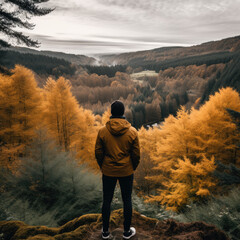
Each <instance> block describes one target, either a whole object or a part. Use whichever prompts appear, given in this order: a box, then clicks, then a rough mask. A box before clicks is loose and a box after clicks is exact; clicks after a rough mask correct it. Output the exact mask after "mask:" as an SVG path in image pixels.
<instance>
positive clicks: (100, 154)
mask: <svg viewBox="0 0 240 240" xmlns="http://www.w3.org/2000/svg"><path fill="white" fill-rule="evenodd" d="M95 157H96V160H97V163H98V165H99V167H100V168H102V163H103V159H104V144H103V140H102V139H101V138H100V132H98V135H97V140H96V144H95Z"/></svg>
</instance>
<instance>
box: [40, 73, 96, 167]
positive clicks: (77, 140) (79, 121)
mask: <svg viewBox="0 0 240 240" xmlns="http://www.w3.org/2000/svg"><path fill="white" fill-rule="evenodd" d="M44 92H45V93H44V99H45V101H44V113H43V115H44V122H45V125H46V127H47V128H48V130H49V131H50V133H51V135H52V136H54V138H55V139H56V140H57V143H58V144H59V145H60V146H61V147H62V149H63V150H64V151H74V152H76V156H77V158H78V159H79V163H87V164H88V165H89V166H90V167H91V168H95V169H96V168H97V167H96V166H95V165H97V164H95V162H94V161H93V159H94V149H93V146H94V141H95V136H96V131H97V130H96V129H97V126H96V124H95V117H94V115H93V114H92V112H91V111H90V110H85V109H83V108H82V107H81V106H80V105H79V103H78V102H77V100H76V98H75V97H74V96H73V95H72V92H71V83H70V81H69V80H66V79H65V78H63V77H60V78H59V79H58V80H56V81H55V80H53V79H52V78H49V79H48V80H47V82H46V85H45V86H44Z"/></svg>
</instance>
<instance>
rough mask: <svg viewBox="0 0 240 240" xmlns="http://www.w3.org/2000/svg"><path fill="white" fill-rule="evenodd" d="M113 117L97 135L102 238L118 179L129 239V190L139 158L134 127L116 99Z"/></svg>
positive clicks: (125, 236)
mask: <svg viewBox="0 0 240 240" xmlns="http://www.w3.org/2000/svg"><path fill="white" fill-rule="evenodd" d="M111 113H112V116H111V118H110V120H109V121H108V122H107V123H106V126H104V127H102V128H101V129H100V130H99V132H98V136H97V140H96V145H95V156H96V159H97V163H98V165H99V167H100V168H101V171H102V181H103V206H102V218H103V233H102V237H103V239H108V238H109V235H110V234H109V231H108V228H109V217H110V207H111V201H112V197H113V194H114V189H115V186H116V183H117V180H119V184H120V187H121V192H122V198H123V203H124V234H123V238H124V239H130V238H131V237H132V236H133V235H135V233H136V231H135V229H134V228H133V227H131V228H130V225H131V218H132V202H131V193H132V185H133V173H134V170H135V169H136V168H137V166H138V164H139V160H140V149H139V139H138V133H137V130H136V129H135V128H134V127H132V126H131V124H130V123H129V122H128V121H127V120H126V119H125V117H124V116H123V114H124V105H123V103H122V102H120V101H115V102H113V103H112V105H111Z"/></svg>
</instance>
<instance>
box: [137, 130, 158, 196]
mask: <svg viewBox="0 0 240 240" xmlns="http://www.w3.org/2000/svg"><path fill="white" fill-rule="evenodd" d="M156 133H157V128H149V129H148V130H147V129H145V128H144V127H141V128H140V129H139V131H138V135H139V142H140V149H141V159H140V164H139V166H138V168H137V170H136V172H135V174H134V179H135V182H136V188H137V190H138V193H139V195H141V196H142V197H145V196H146V194H147V195H148V196H149V195H150V193H151V192H152V191H154V190H155V187H156V184H155V183H153V182H152V181H150V180H149V179H148V178H147V177H151V176H153V175H154V174H156V173H155V171H154V167H155V166H156V163H155V162H154V161H153V160H152V159H151V157H150V155H151V153H152V152H155V151H156V148H155V146H156V145H155V144H154V143H155V141H154V140H155V137H156Z"/></svg>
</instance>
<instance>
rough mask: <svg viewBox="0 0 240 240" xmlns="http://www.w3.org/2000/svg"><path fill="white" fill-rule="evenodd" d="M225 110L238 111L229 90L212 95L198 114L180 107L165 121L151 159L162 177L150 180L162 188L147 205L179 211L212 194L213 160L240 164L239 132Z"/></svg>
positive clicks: (236, 96) (239, 105)
mask: <svg viewBox="0 0 240 240" xmlns="http://www.w3.org/2000/svg"><path fill="white" fill-rule="evenodd" d="M227 108H230V109H232V110H235V111H240V97H239V94H238V93H237V92H236V91H235V90H233V89H231V88H226V89H221V90H220V91H219V92H217V93H215V95H214V96H211V97H210V99H209V101H208V102H206V103H205V104H204V105H203V106H202V107H201V108H200V109H199V110H197V109H192V110H191V112H190V113H187V112H186V111H185V109H184V108H183V107H182V108H181V109H180V110H179V111H178V113H177V116H176V117H173V116H169V117H168V118H167V119H166V120H165V122H164V123H163V125H162V126H161V129H160V131H159V134H158V137H157V141H156V151H155V152H154V151H153V153H152V155H151V157H152V159H153V160H154V161H156V162H157V167H155V168H156V169H158V170H160V172H161V174H160V175H156V176H152V177H151V178H149V179H152V180H153V181H155V182H157V181H159V182H161V183H162V187H160V188H159V189H158V193H157V194H156V195H155V196H152V197H150V198H149V199H148V201H157V202H161V203H163V204H166V205H167V206H170V207H172V208H174V209H178V208H180V207H182V205H183V204H186V203H187V201H190V200H193V201H194V200H195V199H197V198H199V197H203V196H204V195H209V194H210V193H211V190H212V187H213V186H214V185H215V180H214V179H213V178H212V177H210V173H211V172H212V171H213V170H214V169H215V167H214V166H215V165H214V161H213V158H214V159H215V160H220V161H222V162H223V163H234V164H238V163H239V155H238V154H237V151H238V147H237V143H238V142H239V132H238V131H236V124H235V123H233V121H232V119H231V116H230V115H229V114H228V112H227V111H226V109H227ZM152 142H153V141H152ZM197 169H199V171H198V172H197ZM201 169H204V171H200V170H201ZM204 172H205V173H206V174H208V176H209V177H207V176H206V174H205V173H204ZM194 176H197V177H194ZM182 177H183V178H185V180H184V179H182ZM187 179H191V181H190V180H189V181H188V182H187ZM203 180H204V182H203ZM200 183H201V184H200Z"/></svg>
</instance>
